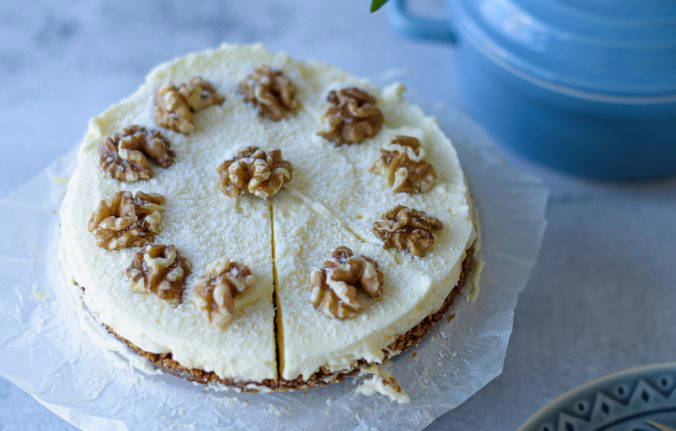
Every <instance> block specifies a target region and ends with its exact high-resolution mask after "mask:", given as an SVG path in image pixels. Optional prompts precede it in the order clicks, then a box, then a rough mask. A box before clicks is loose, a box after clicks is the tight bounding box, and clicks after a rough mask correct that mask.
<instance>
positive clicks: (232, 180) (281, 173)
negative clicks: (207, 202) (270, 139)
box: [218, 146, 293, 199]
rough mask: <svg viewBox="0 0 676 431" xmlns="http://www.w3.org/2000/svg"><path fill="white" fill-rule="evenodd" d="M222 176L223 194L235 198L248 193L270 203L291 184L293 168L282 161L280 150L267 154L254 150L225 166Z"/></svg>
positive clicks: (242, 152) (220, 170) (241, 152)
mask: <svg viewBox="0 0 676 431" xmlns="http://www.w3.org/2000/svg"><path fill="white" fill-rule="evenodd" d="M218 174H219V175H220V177H221V181H220V185H221V190H223V193H225V194H226V195H227V196H230V197H233V198H234V197H237V196H239V195H240V194H241V193H242V192H244V191H248V192H249V193H251V194H252V195H254V196H258V197H259V198H263V199H269V198H270V197H272V196H273V195H275V194H276V193H277V192H278V191H279V190H280V189H281V188H282V186H283V185H284V184H286V183H288V182H289V181H291V178H292V175H293V166H292V165H291V163H290V162H288V161H286V160H284V159H282V152H281V151H280V150H278V149H273V150H270V151H268V152H265V151H263V150H261V149H260V148H258V147H253V146H250V147H246V148H243V149H241V150H239V151H238V152H237V154H236V155H235V157H234V158H232V159H229V160H226V161H225V162H223V163H222V164H221V165H220V166H219V167H218Z"/></svg>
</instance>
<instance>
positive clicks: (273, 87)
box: [239, 66, 300, 121]
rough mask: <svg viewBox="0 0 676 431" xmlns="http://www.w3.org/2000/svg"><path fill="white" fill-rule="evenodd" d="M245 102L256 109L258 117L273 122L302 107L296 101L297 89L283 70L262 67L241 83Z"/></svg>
mask: <svg viewBox="0 0 676 431" xmlns="http://www.w3.org/2000/svg"><path fill="white" fill-rule="evenodd" d="M239 88H240V90H241V91H242V95H243V96H244V101H245V102H248V103H251V104H252V105H254V106H255V107H256V110H257V111H258V115H260V116H261V117H267V118H269V119H271V120H272V121H279V120H281V119H282V118H284V116H285V115H286V114H287V113H289V112H293V111H295V110H296V109H298V108H299V107H300V103H299V102H298V100H296V87H294V85H293V83H292V82H291V81H290V80H289V79H288V78H287V77H286V76H284V73H282V71H281V70H274V69H271V68H270V67H269V66H260V67H257V68H256V70H255V71H254V72H253V73H252V74H250V75H249V76H247V77H246V78H245V79H244V80H243V81H241V82H240V83H239Z"/></svg>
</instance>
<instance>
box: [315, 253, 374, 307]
mask: <svg viewBox="0 0 676 431" xmlns="http://www.w3.org/2000/svg"><path fill="white" fill-rule="evenodd" d="M311 283H312V292H311V293H310V302H311V303H312V305H313V306H314V307H315V308H316V309H319V310H321V311H322V312H323V313H324V314H326V315H327V316H331V317H334V318H336V319H340V320H343V319H348V318H350V317H353V316H354V315H355V314H357V313H359V312H360V311H361V309H362V304H361V301H360V300H359V296H358V290H362V291H363V292H364V293H366V294H367V295H368V296H370V297H371V298H377V297H379V296H380V295H381V294H382V289H383V273H382V272H380V270H379V269H378V263H377V262H376V261H375V260H373V259H371V258H369V257H366V256H354V255H353V253H352V250H350V249H349V248H347V247H345V246H341V247H338V248H336V249H335V250H333V253H332V259H331V260H326V261H324V265H323V267H322V268H321V269H320V270H318V271H315V272H314V273H313V274H312V281H311Z"/></svg>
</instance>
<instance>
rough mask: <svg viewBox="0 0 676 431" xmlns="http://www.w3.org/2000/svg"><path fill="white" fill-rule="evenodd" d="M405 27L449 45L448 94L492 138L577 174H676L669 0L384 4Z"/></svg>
mask: <svg viewBox="0 0 676 431" xmlns="http://www.w3.org/2000/svg"><path fill="white" fill-rule="evenodd" d="M390 11H391V13H390V21H391V24H392V26H393V28H394V29H395V30H396V31H398V32H399V33H401V34H402V35H404V36H408V37H412V38H418V39H425V40H431V41H440V42H446V43H449V44H451V45H453V47H454V49H453V50H452V52H453V56H454V69H456V70H455V73H454V79H455V80H456V82H453V83H452V85H453V88H454V90H455V91H454V93H455V95H454V97H455V98H456V99H455V100H454V102H456V103H457V104H458V105H460V107H461V108H463V109H464V110H466V111H468V112H469V114H470V115H471V116H473V117H475V118H476V119H477V120H479V122H480V123H481V124H482V125H484V126H485V127H486V128H487V129H488V131H489V132H490V133H491V134H492V135H493V136H494V137H495V138H496V141H498V142H500V143H502V144H503V145H505V146H507V147H509V148H511V149H513V150H515V151H516V152H517V153H519V154H521V155H522V156H524V157H526V158H528V159H530V160H532V161H535V162H537V163H540V164H543V165H545V166H548V167H551V168H554V169H557V170H560V171H564V172H567V173H570V174H574V175H580V176H586V177H593V178H599V179H609V180H633V179H644V178H653V177H660V176H666V175H671V174H676V1H674V0H640V1H637V0H549V1H541V0H448V16H449V17H448V18H447V19H446V18H444V19H432V18H421V17H417V16H415V15H412V14H411V13H409V11H408V9H407V2H406V0H394V1H393V5H392V7H391V8H390Z"/></svg>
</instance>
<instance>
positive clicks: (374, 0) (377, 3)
mask: <svg viewBox="0 0 676 431" xmlns="http://www.w3.org/2000/svg"><path fill="white" fill-rule="evenodd" d="M388 1H390V0H371V13H373V12H375V11H377V10H378V9H380V8H381V7H383V6H384V5H385V3H387V2H388Z"/></svg>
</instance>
